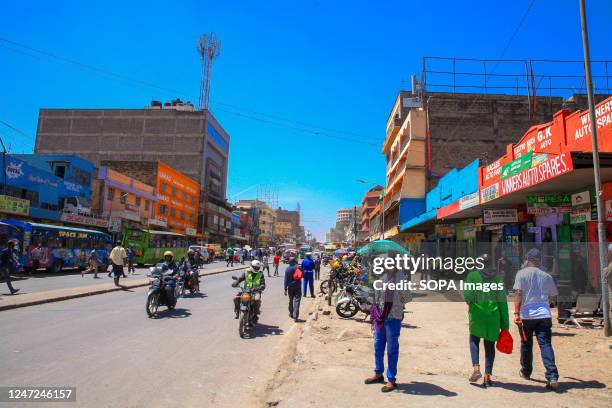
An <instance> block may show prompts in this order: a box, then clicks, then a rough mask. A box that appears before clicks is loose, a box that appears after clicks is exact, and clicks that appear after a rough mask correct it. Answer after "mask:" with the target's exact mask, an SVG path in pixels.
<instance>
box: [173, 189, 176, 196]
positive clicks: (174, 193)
mask: <svg viewBox="0 0 612 408" xmlns="http://www.w3.org/2000/svg"><path fill="white" fill-rule="evenodd" d="M172 197H176V188H174V187H172Z"/></svg>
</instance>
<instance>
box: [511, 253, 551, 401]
mask: <svg viewBox="0 0 612 408" xmlns="http://www.w3.org/2000/svg"><path fill="white" fill-rule="evenodd" d="M539 265H540V251H539V250H537V249H536V248H532V249H530V250H529V251H528V252H527V254H526V259H525V263H524V264H523V266H524V267H523V269H521V270H520V271H518V273H517V274H516V278H515V281H514V289H515V290H516V292H515V297H514V299H515V300H514V323H515V324H517V325H518V326H519V330H520V331H521V332H522V333H521V371H520V372H519V374H520V376H521V377H523V378H525V379H529V378H530V377H531V372H532V370H533V365H532V363H533V335H534V334H535V336H536V339H537V340H538V344H539V346H540V354H541V355H542V362H543V363H544V367H546V380H547V384H546V388H548V389H551V390H554V391H556V390H557V389H558V387H559V383H558V380H559V372H558V371H557V366H556V364H555V352H554V350H553V347H552V315H551V313H550V306H549V304H550V303H549V302H550V300H551V299H550V298H551V297H553V296H557V293H558V292H557V286H556V285H555V281H554V280H553V278H552V276H550V275H549V274H548V273H546V272H544V271H543V270H541V269H540V268H539Z"/></svg>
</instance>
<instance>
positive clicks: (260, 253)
mask: <svg viewBox="0 0 612 408" xmlns="http://www.w3.org/2000/svg"><path fill="white" fill-rule="evenodd" d="M262 257H263V253H262V251H261V248H257V259H259V262H261V259H262Z"/></svg>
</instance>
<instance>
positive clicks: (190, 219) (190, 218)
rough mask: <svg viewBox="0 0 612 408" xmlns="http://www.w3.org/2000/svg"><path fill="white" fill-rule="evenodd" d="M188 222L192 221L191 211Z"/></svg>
mask: <svg viewBox="0 0 612 408" xmlns="http://www.w3.org/2000/svg"><path fill="white" fill-rule="evenodd" d="M189 222H193V213H189Z"/></svg>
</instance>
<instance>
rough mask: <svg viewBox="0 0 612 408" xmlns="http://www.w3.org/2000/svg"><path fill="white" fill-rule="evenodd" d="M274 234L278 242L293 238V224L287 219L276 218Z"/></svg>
mask: <svg viewBox="0 0 612 408" xmlns="http://www.w3.org/2000/svg"><path fill="white" fill-rule="evenodd" d="M274 236H275V238H276V241H278V242H288V241H289V240H290V239H292V238H293V236H294V234H293V224H292V223H291V222H289V221H279V220H278V219H277V220H276V224H275V226H274Z"/></svg>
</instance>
